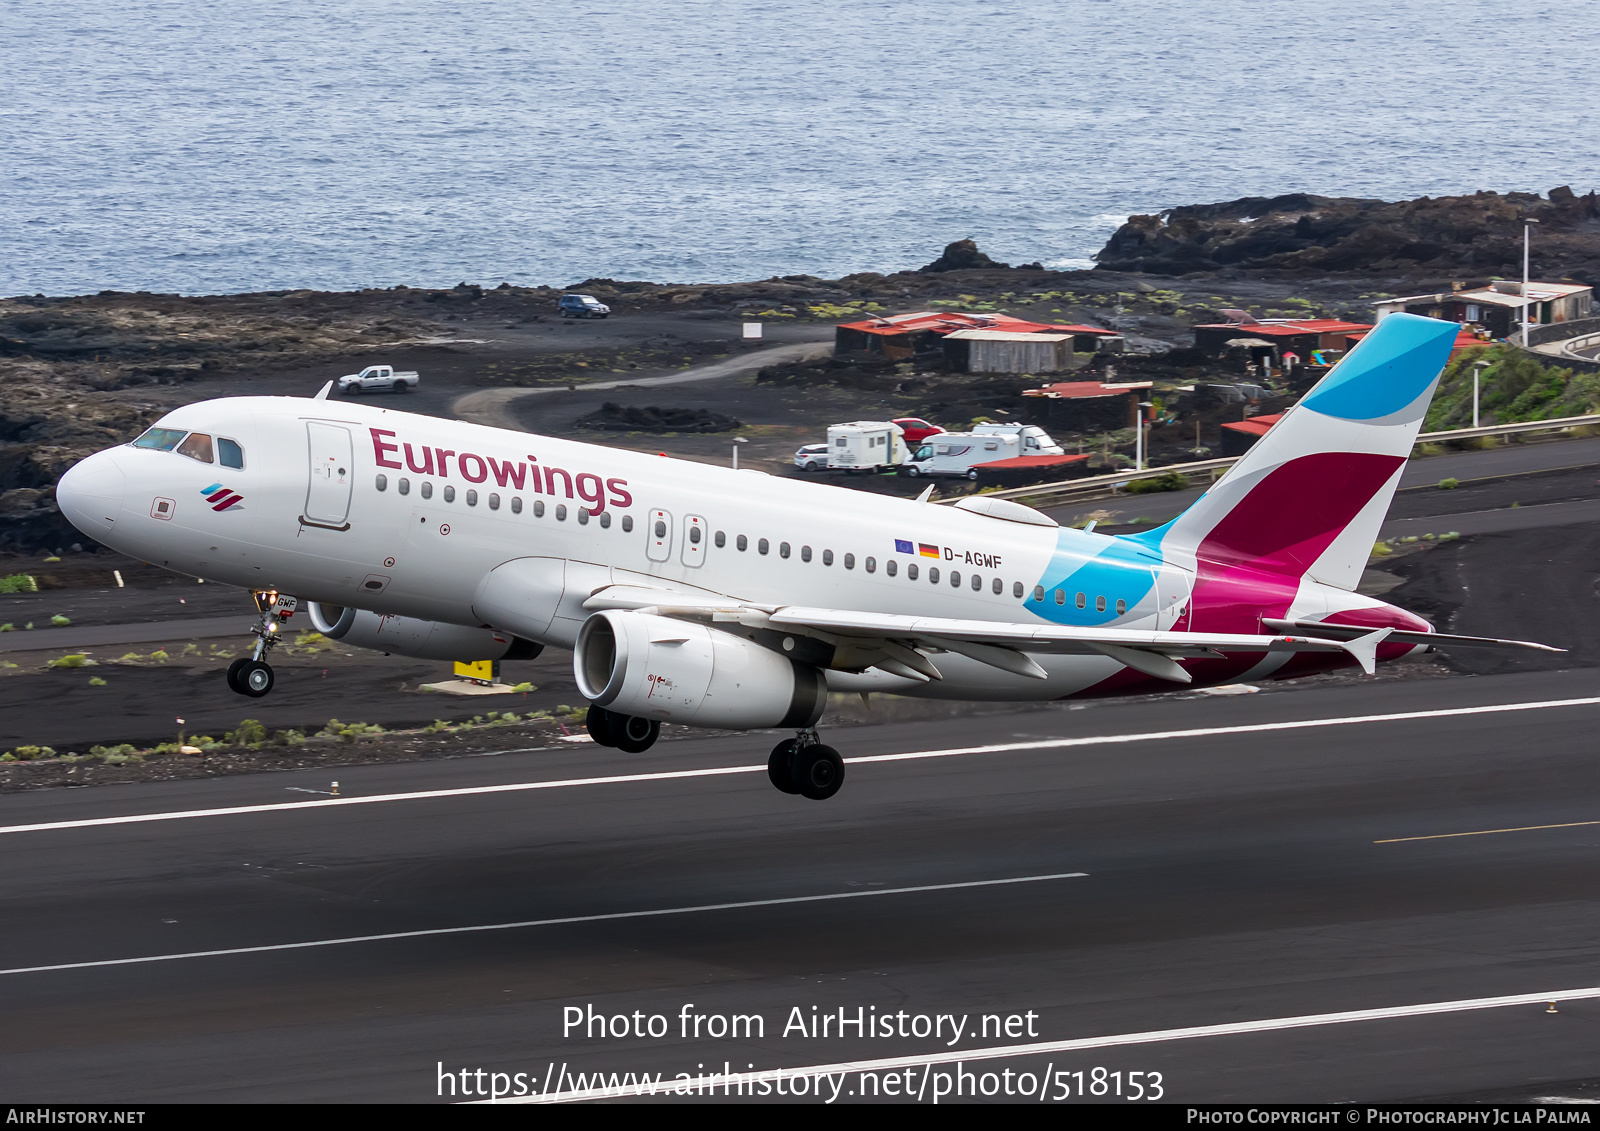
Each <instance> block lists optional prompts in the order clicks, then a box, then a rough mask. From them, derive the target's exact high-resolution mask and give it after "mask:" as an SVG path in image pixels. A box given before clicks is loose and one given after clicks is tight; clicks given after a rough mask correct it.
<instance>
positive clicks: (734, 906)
mask: <svg viewBox="0 0 1600 1131" xmlns="http://www.w3.org/2000/svg"><path fill="white" fill-rule="evenodd" d="M1088 874H1089V873H1087V872H1055V873H1052V874H1050V875H1047V876H1008V877H1006V878H1005V879H1000V880H967V881H965V882H963V883H956V884H919V885H917V886H916V887H905V888H878V889H875V890H872V891H837V892H828V893H826V894H824V895H791V896H787V897H784V898H781V899H752V900H746V901H744V902H742V903H702V904H698V905H696V906H692V907H661V908H657V909H655V910H653V911H612V912H609V913H607V914H604V915H568V916H566V917H564V918H560V919H527V920H524V921H522V922H520V923H480V924H477V925H475V926H471V927H435V928H432V929H430V930H425V931H391V932H388V933H387V934H381V935H352V936H350V937H348V938H342V939H313V940H312V941H310V942H293V943H273V944H270V945H267V946H237V947H229V948H226V949H222V950H190V951H184V952H182V953H180V954H149V955H144V956H142V957H139V958H103V959H99V960H97V961H93V962H60V963H56V964H54V965H50V966H16V967H13V968H12V969H10V970H0V975H6V974H45V973H49V972H51V971H55V970H90V969H93V968H94V967H97V966H138V965H142V964H144V963H147V962H178V961H180V960H182V959H185V958H220V957H223V956H225V955H230V954H268V953H271V952H272V951H278V950H312V949H315V948H317V947H324V946H350V945H351V944H353V943H368V942H387V941H390V940H393V939H425V938H431V937H434V936H436V935H472V934H481V933H483V932H485V931H519V930H527V929H530V928H533V927H559V926H563V925H566V924H572V923H606V922H610V921H612V920H616V919H654V918H658V917H660V916H663V915H696V914H699V913H700V912H703V911H740V910H745V909H748V908H753V907H783V906H785V905H787V904H793V903H827V902H829V901H832V900H839V899H870V898H872V897H874V896H879V895H913V894H916V893H918V892H930V891H961V890H964V889H967V888H993V887H1004V886H1006V885H1008V884H1038V883H1044V882H1046V881H1047V880H1076V879H1082V878H1084V877H1085V876H1087V875H1088Z"/></svg>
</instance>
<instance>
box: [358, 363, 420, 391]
mask: <svg viewBox="0 0 1600 1131" xmlns="http://www.w3.org/2000/svg"><path fill="white" fill-rule="evenodd" d="M421 382H422V378H421V377H419V376H417V372H416V370H414V369H401V370H398V371H397V370H396V369H395V367H394V366H392V365H369V366H367V367H366V368H365V369H363V370H362V371H361V372H360V373H346V374H345V375H344V376H343V377H341V378H339V391H340V392H341V393H370V392H372V391H373V390H374V389H393V390H394V391H395V392H397V393H403V392H405V391H406V390H407V389H415V388H416V387H417V386H418V385H419V384H421Z"/></svg>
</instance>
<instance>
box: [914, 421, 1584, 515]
mask: <svg viewBox="0 0 1600 1131" xmlns="http://www.w3.org/2000/svg"><path fill="white" fill-rule="evenodd" d="M1585 425H1600V414H1594V415H1590V416H1563V417H1559V418H1557V419H1555V420H1527V421H1523V422H1522V423H1520V424H1491V425H1489V426H1487V427H1484V428H1455V429H1451V430H1450V431H1448V432H1424V433H1422V435H1420V436H1418V437H1417V443H1419V444H1434V443H1444V442H1447V441H1450V440H1471V439H1476V438H1478V437H1480V436H1509V435H1512V434H1515V433H1519V432H1561V431H1565V430H1566V429H1568V428H1581V427H1583V426H1585ZM1238 461H1239V457H1238V456H1224V457H1223V458H1221V459H1207V460H1197V461H1195V462H1193V463H1174V464H1168V465H1167V466H1166V467H1151V468H1146V469H1145V470H1143V471H1119V472H1115V473H1114V474H1111V475H1094V476H1090V477H1088V478H1085V479H1066V480H1062V481H1060V482H1057V483H1039V484H1036V485H1034V486H1032V487H1012V488H1009V489H1008V490H1004V491H987V492H985V493H984V498H987V499H1018V500H1021V499H1027V500H1029V502H1030V504H1031V505H1034V506H1048V505H1059V504H1061V503H1067V502H1073V501H1081V502H1087V501H1089V500H1091V499H1104V498H1113V497H1115V496H1117V495H1118V494H1120V493H1121V492H1120V488H1122V487H1126V486H1127V485H1128V484H1129V483H1133V482H1135V481H1137V480H1140V479H1155V478H1158V477H1160V476H1163V475H1171V474H1172V473H1173V472H1177V473H1178V474H1180V475H1182V476H1184V478H1185V479H1187V480H1188V481H1189V483H1190V485H1191V486H1197V485H1199V484H1201V483H1215V482H1216V481H1217V480H1218V479H1220V478H1221V473H1222V472H1225V471H1226V470H1227V469H1228V468H1230V467H1232V466H1233V465H1234V464H1235V463H1237V462H1238ZM960 497H961V498H966V497H967V496H960ZM939 501H940V502H941V503H945V504H949V503H954V502H955V501H956V500H955V499H941V500H939Z"/></svg>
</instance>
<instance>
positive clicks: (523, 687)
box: [511, 683, 539, 694]
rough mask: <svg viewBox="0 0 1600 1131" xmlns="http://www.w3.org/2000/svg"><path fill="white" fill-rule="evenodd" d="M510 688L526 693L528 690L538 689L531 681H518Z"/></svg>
mask: <svg viewBox="0 0 1600 1131" xmlns="http://www.w3.org/2000/svg"><path fill="white" fill-rule="evenodd" d="M511 690H512V691H521V692H522V693H524V694H526V693H528V692H529V691H538V690H539V689H538V688H537V687H535V686H534V685H533V684H531V683H519V684H517V685H516V686H515V687H513V688H512V689H511Z"/></svg>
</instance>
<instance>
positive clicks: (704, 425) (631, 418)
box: [578, 401, 741, 432]
mask: <svg viewBox="0 0 1600 1131" xmlns="http://www.w3.org/2000/svg"><path fill="white" fill-rule="evenodd" d="M740 424H741V422H740V421H739V420H736V419H734V418H733V417H731V416H726V415H724V414H722V413H720V412H712V411H711V410H710V409H705V408H658V407H657V406H655V405H643V406H640V405H627V406H623V405H619V404H618V403H617V402H616V401H607V402H606V403H605V404H603V405H601V406H600V407H599V408H598V409H596V410H595V411H594V412H591V413H590V414H589V415H587V416H585V417H583V418H582V419H580V420H579V421H578V427H579V428H595V429H599V430H600V431H602V432H729V431H732V430H733V429H735V428H738V427H740Z"/></svg>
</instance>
